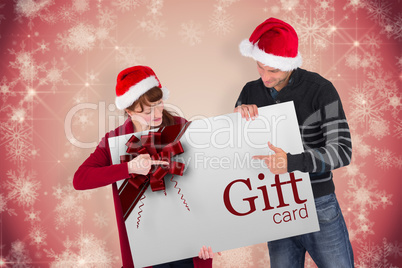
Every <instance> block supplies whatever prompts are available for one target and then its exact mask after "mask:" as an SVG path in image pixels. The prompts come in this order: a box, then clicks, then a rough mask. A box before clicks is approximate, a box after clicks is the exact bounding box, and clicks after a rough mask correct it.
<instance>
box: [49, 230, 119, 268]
mask: <svg viewBox="0 0 402 268" xmlns="http://www.w3.org/2000/svg"><path fill="white" fill-rule="evenodd" d="M63 244H64V247H65V249H64V251H63V252H61V253H60V254H56V253H55V252H54V251H53V250H45V252H46V253H47V255H48V257H50V258H53V259H54V261H53V262H52V263H51V264H50V267H52V268H56V267H63V268H75V267H83V268H92V267H99V268H102V267H105V268H107V267H112V266H113V262H114V261H113V258H112V254H111V253H110V252H109V251H108V250H107V248H106V245H105V244H106V243H105V242H104V241H102V240H99V239H97V238H95V236H94V235H93V234H83V233H81V234H80V235H79V237H78V238H77V239H76V240H74V241H71V240H70V239H69V238H68V237H67V239H66V241H64V243H63Z"/></svg>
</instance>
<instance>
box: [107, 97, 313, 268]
mask: <svg viewBox="0 0 402 268" xmlns="http://www.w3.org/2000/svg"><path fill="white" fill-rule="evenodd" d="M258 111H259V116H258V117H257V119H255V120H253V121H247V120H245V119H242V118H241V116H240V115H239V114H238V113H231V114H227V115H222V116H217V117H212V118H207V119H204V120H196V121H192V122H190V123H189V124H187V125H185V126H180V127H177V126H173V127H166V128H165V129H160V130H158V132H161V135H162V136H164V135H165V137H162V140H163V141H168V142H170V143H171V144H175V143H176V142H178V141H180V144H181V147H182V150H181V151H180V152H179V153H177V154H175V153H173V154H175V155H174V156H172V157H171V160H170V161H171V165H173V164H172V163H179V162H180V163H182V164H184V170H183V174H182V176H180V175H172V174H171V173H167V174H166V175H165V176H164V182H165V190H159V191H152V189H151V186H148V185H145V184H147V183H145V184H144V185H145V186H144V187H145V188H146V190H144V191H143V192H141V194H140V196H138V198H137V199H138V200H136V201H137V203H136V204H135V206H132V207H131V211H130V213H129V215H127V217H126V220H125V224H126V227H127V234H128V238H129V243H130V248H131V252H132V256H133V259H134V264H135V267H143V266H148V265H155V264H160V263H165V262H169V261H173V260H180V259H184V258H189V257H193V256H196V255H198V252H199V250H200V248H201V247H202V246H203V245H209V246H211V247H212V249H213V250H214V251H215V252H217V251H224V250H228V249H233V248H239V247H243V246H248V245H253V244H258V243H263V242H267V241H271V240H276V239H281V238H285V237H291V236H295V235H299V234H304V233H309V232H315V231H318V230H319V225H318V220H317V215H316V211H315V205H314V198H313V194H312V189H311V184H310V178H309V175H308V174H307V173H301V172H294V173H290V174H289V173H286V174H281V175H274V174H272V173H271V172H270V171H269V169H268V168H267V167H266V165H265V163H264V162H263V161H261V160H254V159H252V156H254V155H268V154H272V153H273V152H272V151H270V150H269V148H268V145H267V143H268V141H270V142H271V143H272V144H273V145H275V146H277V147H279V148H282V149H283V150H284V151H285V152H290V153H292V154H297V153H301V152H302V151H303V146H302V141H301V137H300V132H299V125H298V122H297V118H296V113H295V110H294V105H293V102H287V103H282V104H277V105H272V106H267V107H262V108H259V109H258ZM173 128H175V129H173ZM145 134H147V133H135V136H136V137H138V138H141V136H142V135H145ZM132 135H133V134H129V135H124V136H119V137H113V138H110V139H109V144H110V152H111V154H112V160H113V163H114V164H117V163H120V156H121V155H126V154H127V153H126V150H127V146H126V143H127V141H128V140H129V138H130V137H131V136H132ZM162 147H163V146H161V147H160V149H162ZM181 167H183V165H182V166H181ZM172 172H173V171H172ZM133 180H135V178H134V179H133ZM124 183H126V185H128V182H127V180H126V181H120V182H118V187H119V190H121V189H123V188H124V187H126V185H125V184H124ZM151 184H152V182H151ZM147 186H148V187H147ZM142 193H143V194H142Z"/></svg>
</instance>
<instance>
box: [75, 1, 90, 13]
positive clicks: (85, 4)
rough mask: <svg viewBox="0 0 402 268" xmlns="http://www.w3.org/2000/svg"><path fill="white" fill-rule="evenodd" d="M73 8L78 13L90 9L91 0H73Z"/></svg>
mask: <svg viewBox="0 0 402 268" xmlns="http://www.w3.org/2000/svg"><path fill="white" fill-rule="evenodd" d="M73 8H74V10H75V11H77V12H78V13H83V12H85V11H87V10H89V0H73Z"/></svg>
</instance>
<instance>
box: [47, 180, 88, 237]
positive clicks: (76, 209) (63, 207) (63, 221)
mask: <svg viewBox="0 0 402 268" xmlns="http://www.w3.org/2000/svg"><path fill="white" fill-rule="evenodd" d="M68 181H69V184H67V185H66V186H60V185H57V186H53V196H55V198H56V199H57V200H58V201H57V204H56V208H55V212H56V217H55V221H56V229H59V228H61V227H66V226H68V224H69V223H70V222H73V223H76V224H78V225H80V224H82V221H83V220H84V216H85V209H84V206H83V205H82V200H87V199H90V198H91V195H92V191H76V190H75V189H74V188H73V185H72V179H71V178H69V179H68Z"/></svg>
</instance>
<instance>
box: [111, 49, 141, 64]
mask: <svg viewBox="0 0 402 268" xmlns="http://www.w3.org/2000/svg"><path fill="white" fill-rule="evenodd" d="M116 52H117V54H116V62H118V63H119V64H120V65H121V66H122V68H125V67H130V66H134V65H139V64H141V63H142V62H144V61H145V57H144V54H143V52H142V48H139V47H134V46H129V47H118V49H116Z"/></svg>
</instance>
